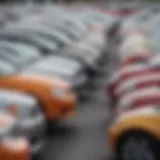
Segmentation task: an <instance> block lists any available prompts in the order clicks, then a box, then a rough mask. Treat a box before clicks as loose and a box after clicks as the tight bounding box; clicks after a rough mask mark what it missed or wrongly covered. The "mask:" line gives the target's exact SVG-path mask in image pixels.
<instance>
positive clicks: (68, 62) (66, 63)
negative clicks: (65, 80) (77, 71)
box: [46, 57, 80, 69]
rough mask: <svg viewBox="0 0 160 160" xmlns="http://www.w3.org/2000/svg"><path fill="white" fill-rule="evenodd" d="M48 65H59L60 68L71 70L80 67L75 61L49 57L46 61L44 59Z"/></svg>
mask: <svg viewBox="0 0 160 160" xmlns="http://www.w3.org/2000/svg"><path fill="white" fill-rule="evenodd" d="M46 60H47V62H48V64H49V63H51V64H54V66H56V65H58V66H59V65H61V66H62V67H65V66H66V67H68V68H71V69H74V68H77V67H79V66H80V64H79V63H78V62H77V61H76V60H72V59H69V58H63V57H49V58H48V59H46Z"/></svg>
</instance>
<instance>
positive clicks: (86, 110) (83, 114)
mask: <svg viewBox="0 0 160 160" xmlns="http://www.w3.org/2000/svg"><path fill="white" fill-rule="evenodd" d="M103 69H104V72H103V73H102V74H101V76H100V77H99V78H96V82H95V84H96V87H95V88H94V89H92V92H91V93H90V98H88V100H85V101H83V102H81V103H79V105H78V106H77V114H76V115H75V117H72V118H69V119H66V120H65V121H64V122H63V123H60V124H59V125H58V126H57V127H55V130H54V131H53V132H52V133H50V134H49V135H47V143H46V145H45V148H44V149H43V150H42V152H41V154H40V157H39V158H38V159H39V160H108V158H107V157H108V149H107V126H108V114H109V112H108V107H107V97H106V94H105V86H106V82H107V77H108V76H107V75H108V74H107V70H108V68H107V66H106V67H104V68H103Z"/></svg>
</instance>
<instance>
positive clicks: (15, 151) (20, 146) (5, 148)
mask: <svg viewBox="0 0 160 160" xmlns="http://www.w3.org/2000/svg"><path fill="white" fill-rule="evenodd" d="M11 143H12V144H10V143H8V144H6V143H3V142H2V143H1V146H0V148H1V151H2V152H0V157H1V158H2V160H31V152H30V144H29V143H28V141H27V140H26V139H19V140H14V141H13V142H11Z"/></svg>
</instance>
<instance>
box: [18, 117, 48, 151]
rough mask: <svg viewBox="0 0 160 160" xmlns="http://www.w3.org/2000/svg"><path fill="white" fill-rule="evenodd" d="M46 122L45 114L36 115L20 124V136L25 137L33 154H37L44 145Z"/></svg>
mask: <svg viewBox="0 0 160 160" xmlns="http://www.w3.org/2000/svg"><path fill="white" fill-rule="evenodd" d="M45 131H46V121H45V117H44V115H43V114H38V115H35V117H32V118H28V119H26V120H23V121H21V123H20V134H22V135H23V136H25V137H26V138H27V139H28V140H29V142H30V145H31V152H32V153H33V154H36V153H37V152H38V151H39V150H40V149H41V148H42V146H43V144H44V134H45Z"/></svg>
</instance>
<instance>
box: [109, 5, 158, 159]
mask: <svg viewBox="0 0 160 160" xmlns="http://www.w3.org/2000/svg"><path fill="white" fill-rule="evenodd" d="M159 11H160V10H159V9H158V8H152V9H147V10H145V9H144V10H141V11H140V12H139V13H138V14H133V15H132V16H129V17H127V18H125V19H124V21H121V22H119V23H117V26H118V27H116V30H115V31H116V32H114V34H112V35H114V37H111V40H112V43H114V44H116V46H117V47H116V54H117V56H118V57H119V64H118V65H117V68H116V70H115V71H114V72H113V74H112V76H111V77H110V80H109V83H108V84H107V95H108V96H109V98H110V112H111V113H110V114H111V125H110V128H109V131H108V132H109V138H108V139H109V147H110V149H111V157H112V158H113V157H114V158H116V159H120V160H131V159H132V160H142V159H144V160H158V159H159V158H160V132H159V125H160V114H159V109H160V90H159V84H160V72H159V71H160V55H159V52H160V50H159V37H160V36H159V33H160V31H159V24H160V18H159V15H160V12H159Z"/></svg>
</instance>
